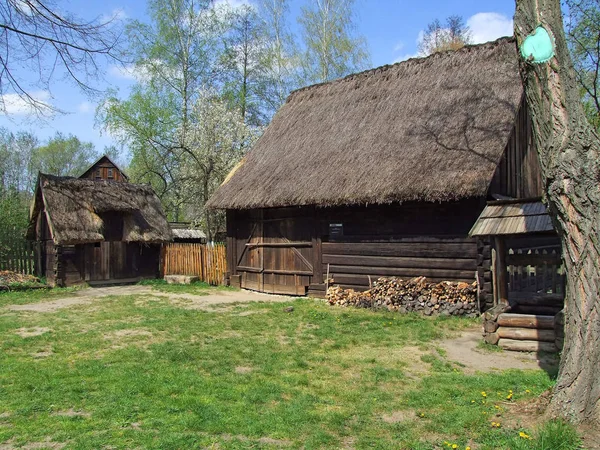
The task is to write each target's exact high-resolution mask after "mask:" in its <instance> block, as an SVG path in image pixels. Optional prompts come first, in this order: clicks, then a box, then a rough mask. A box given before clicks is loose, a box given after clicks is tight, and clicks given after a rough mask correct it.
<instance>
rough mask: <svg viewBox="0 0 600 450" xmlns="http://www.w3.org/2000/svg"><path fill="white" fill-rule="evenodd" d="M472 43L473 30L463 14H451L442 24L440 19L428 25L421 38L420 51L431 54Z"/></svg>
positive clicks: (456, 48) (423, 53) (422, 53)
mask: <svg viewBox="0 0 600 450" xmlns="http://www.w3.org/2000/svg"><path fill="white" fill-rule="evenodd" d="M470 43H471V30H470V29H469V27H468V26H467V25H465V21H464V19H463V18H462V17H461V16H450V17H448V18H447V19H446V22H445V23H444V24H443V25H442V23H441V22H440V21H439V19H435V20H434V21H433V22H431V23H429V24H428V25H427V29H426V30H425V32H424V33H423V37H422V38H421V39H420V40H419V53H420V54H421V55H424V56H426V55H431V54H433V53H437V52H443V51H447V50H458V49H459V48H462V47H464V46H465V45H467V44H470Z"/></svg>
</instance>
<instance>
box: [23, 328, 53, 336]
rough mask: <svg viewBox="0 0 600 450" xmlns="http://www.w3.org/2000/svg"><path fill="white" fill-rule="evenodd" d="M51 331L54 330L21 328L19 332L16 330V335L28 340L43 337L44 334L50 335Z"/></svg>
mask: <svg viewBox="0 0 600 450" xmlns="http://www.w3.org/2000/svg"><path fill="white" fill-rule="evenodd" d="M49 331H52V330H51V329H50V328H46V327H33V328H19V329H18V330H15V334H17V335H19V336H21V337H23V338H28V337H34V336H41V335H42V334H44V333H48V332H49Z"/></svg>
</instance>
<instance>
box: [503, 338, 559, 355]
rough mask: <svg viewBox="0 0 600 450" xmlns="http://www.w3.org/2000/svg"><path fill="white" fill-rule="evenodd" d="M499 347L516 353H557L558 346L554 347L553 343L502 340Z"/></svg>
mask: <svg viewBox="0 0 600 450" xmlns="http://www.w3.org/2000/svg"><path fill="white" fill-rule="evenodd" d="M498 347H500V348H502V349H504V350H511V351H514V352H546V353H556V346H555V345H554V343H553V342H541V341H520V340H514V339H500V340H499V341H498Z"/></svg>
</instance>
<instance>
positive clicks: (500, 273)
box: [494, 237, 508, 305]
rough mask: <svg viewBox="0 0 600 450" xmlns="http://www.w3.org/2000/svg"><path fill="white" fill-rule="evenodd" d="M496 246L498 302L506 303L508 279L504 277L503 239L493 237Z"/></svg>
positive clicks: (504, 254)
mask: <svg viewBox="0 0 600 450" xmlns="http://www.w3.org/2000/svg"><path fill="white" fill-rule="evenodd" d="M494 243H495V247H496V271H497V272H496V282H497V286H498V287H497V292H498V296H497V298H498V304H503V305H508V281H507V279H506V245H505V243H504V239H502V238H501V237H495V238H494Z"/></svg>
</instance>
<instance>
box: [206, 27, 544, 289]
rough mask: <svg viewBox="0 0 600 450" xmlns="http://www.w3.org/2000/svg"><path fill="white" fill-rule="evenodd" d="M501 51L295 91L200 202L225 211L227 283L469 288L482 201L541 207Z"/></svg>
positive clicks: (482, 262) (424, 61) (481, 266)
mask: <svg viewBox="0 0 600 450" xmlns="http://www.w3.org/2000/svg"><path fill="white" fill-rule="evenodd" d="M523 94H524V93H523V86H522V83H521V78H520V75H519V68H518V60H517V48H516V44H515V41H514V40H513V39H510V38H503V39H499V40H498V41H495V42H490V43H486V44H482V45H473V46H466V47H464V48H462V49H460V50H458V51H454V52H444V53H438V54H434V55H431V56H429V57H427V58H419V59H411V60H408V61H405V62H401V63H398V64H394V65H392V66H384V67H379V68H376V69H373V70H368V71H366V72H362V73H358V74H355V75H350V76H348V77H346V78H343V79H340V80H335V81H332V82H330V83H325V84H318V85H314V86H309V87H307V88H304V89H300V90H298V91H295V92H293V93H292V94H291V95H290V96H289V98H288V99H287V101H286V103H285V104H284V105H283V106H282V107H281V109H280V110H279V111H278V112H277V114H276V115H275V117H274V118H273V121H272V123H271V124H270V125H269V126H268V128H267V129H266V131H265V133H264V135H263V136H262V137H261V139H260V140H259V141H258V143H257V144H256V145H255V146H254V148H253V149H252V150H251V151H250V152H249V154H248V155H247V156H246V157H245V158H244V160H243V161H242V162H241V163H240V164H239V165H238V166H237V167H236V168H235V169H234V170H233V171H232V173H231V174H230V175H229V176H228V177H227V179H226V180H225V182H224V183H223V184H222V186H221V187H220V188H219V189H218V190H217V191H216V193H215V194H214V196H213V197H212V198H211V200H210V201H209V202H208V206H209V207H212V208H221V209H226V210H227V250H228V264H229V268H230V269H229V270H230V278H231V280H232V283H233V284H238V283H239V284H241V286H243V287H245V288H249V289H256V290H260V291H265V292H279V293H293V294H305V293H306V292H307V291H309V293H310V294H312V295H319V293H321V294H322V293H324V283H325V280H326V276H327V272H328V271H329V277H330V279H333V283H334V284H340V285H342V286H344V287H353V288H358V289H361V288H366V287H368V286H369V283H370V281H372V280H373V281H374V280H376V279H377V277H379V276H391V275H395V276H400V277H413V276H426V277H428V278H430V279H431V280H464V281H473V280H475V274H476V272H477V273H478V277H479V281H480V283H481V286H482V295H484V296H485V294H486V292H491V274H490V267H489V266H490V263H489V259H490V246H489V245H488V243H486V242H485V241H484V240H481V239H479V240H478V239H475V238H471V237H468V233H469V230H470V229H471V227H472V226H473V224H474V223H475V221H476V220H477V218H478V216H479V214H480V213H481V212H482V210H483V209H484V207H485V205H486V201H487V200H491V199H494V198H528V197H539V196H540V195H541V193H542V189H541V179H540V172H539V162H538V160H537V154H536V152H535V150H534V149H533V148H532V139H531V127H530V120H529V117H528V112H527V105H526V104H525V100H524V95H523Z"/></svg>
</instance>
